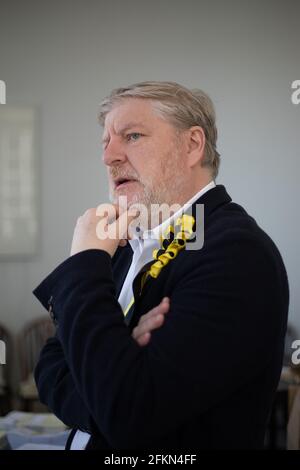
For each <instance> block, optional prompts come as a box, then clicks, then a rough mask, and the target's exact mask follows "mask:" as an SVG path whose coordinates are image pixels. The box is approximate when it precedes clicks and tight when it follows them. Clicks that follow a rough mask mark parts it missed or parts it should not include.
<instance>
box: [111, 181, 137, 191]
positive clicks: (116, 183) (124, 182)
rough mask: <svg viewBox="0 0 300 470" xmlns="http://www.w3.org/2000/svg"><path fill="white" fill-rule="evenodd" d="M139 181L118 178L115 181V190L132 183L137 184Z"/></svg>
mask: <svg viewBox="0 0 300 470" xmlns="http://www.w3.org/2000/svg"><path fill="white" fill-rule="evenodd" d="M136 182H137V180H135V179H133V178H117V179H116V180H115V181H114V185H115V189H120V188H125V186H127V185H128V184H130V183H136Z"/></svg>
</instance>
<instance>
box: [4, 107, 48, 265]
mask: <svg viewBox="0 0 300 470" xmlns="http://www.w3.org/2000/svg"><path fill="white" fill-rule="evenodd" d="M37 160H38V155H37V121H36V109H35V108H33V107H15V106H8V105H1V106H0V258H1V259H3V258H8V259H10V258H23V257H28V256H32V255H34V254H35V253H36V252H37V247H38V238H39V204H38V202H39V175H38V161H37Z"/></svg>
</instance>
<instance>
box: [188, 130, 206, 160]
mask: <svg viewBox="0 0 300 470" xmlns="http://www.w3.org/2000/svg"><path fill="white" fill-rule="evenodd" d="M186 139H187V141H186V142H187V149H188V156H187V158H188V164H189V167H190V168H192V167H194V166H195V165H198V163H200V162H201V160H202V159H203V157H204V150H205V141H206V140H205V134H204V130H203V129H202V127H200V126H193V127H190V128H189V129H188V130H187V131H186Z"/></svg>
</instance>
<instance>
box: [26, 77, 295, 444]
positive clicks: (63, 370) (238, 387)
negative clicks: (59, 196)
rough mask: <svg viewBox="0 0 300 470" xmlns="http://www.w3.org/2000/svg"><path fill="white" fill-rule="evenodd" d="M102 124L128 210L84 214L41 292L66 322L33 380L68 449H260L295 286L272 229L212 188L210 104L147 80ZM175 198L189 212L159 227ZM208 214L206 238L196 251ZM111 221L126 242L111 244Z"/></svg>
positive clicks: (122, 94) (105, 106) (111, 174)
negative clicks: (66, 429)
mask: <svg viewBox="0 0 300 470" xmlns="http://www.w3.org/2000/svg"><path fill="white" fill-rule="evenodd" d="M100 122H101V124H102V125H103V126H104V134H103V160H104V163H105V165H106V166H107V171H108V179H109V184H110V193H111V202H112V203H113V205H112V207H113V208H116V210H117V216H116V217H115V218H113V217H111V214H110V212H109V210H108V211H107V212H106V213H105V214H103V213H101V212H98V211H97V210H96V209H95V208H93V209H89V210H87V211H86V212H85V213H84V215H83V216H81V217H79V219H78V220H77V224H76V227H75V231H74V236H73V242H72V247H71V256H70V257H69V258H68V259H66V260H65V261H63V262H62V263H61V264H60V265H59V266H58V267H57V268H56V269H55V270H54V271H53V272H52V273H51V274H49V275H48V276H47V277H46V279H45V280H44V281H43V282H42V283H41V284H40V285H39V286H38V287H37V288H36V289H35V290H34V294H35V295H36V297H37V298H38V299H39V300H40V302H41V303H42V304H43V306H44V307H45V308H47V310H49V312H50V314H51V316H52V317H53V319H54V322H55V324H56V327H57V329H56V335H55V337H54V338H50V339H49V340H48V342H47V344H46V345H45V347H44V348H43V350H42V352H41V356H40V359H39V362H38V365H37V368H36V371H35V378H36V383H37V387H38V390H39V394H40V399H41V401H42V402H43V403H45V404H47V405H48V407H49V408H50V409H51V410H52V411H53V413H55V414H56V415H57V416H58V417H59V418H60V419H61V420H62V421H63V422H64V423H66V424H67V425H69V426H71V427H73V431H72V432H71V436H70V438H69V441H68V443H67V448H71V449H123V448H134V449H138V448H141V449H143V448H144V449H149V448H151V449H217V448H226V449H232V448H235V449H240V448H261V447H263V444H264V434H265V429H266V425H267V420H268V416H269V413H270V408H271V404H272V399H273V397H274V393H275V390H276V387H277V384H278V381H279V377H280V372H281V364H282V357H283V347H284V337H285V332H286V324H287V314H288V303H289V289H288V280H287V275H286V271H285V268H284V265H283V262H282V259H281V256H280V254H279V252H278V249H277V248H276V246H275V245H274V243H273V242H272V240H271V239H270V238H269V236H268V235H267V234H266V233H265V232H264V231H263V230H262V229H261V228H260V227H259V226H258V225H257V223H256V222H255V220H254V219H253V218H252V217H251V216H250V215H248V214H247V212H246V211H245V210H244V209H243V208H242V207H241V206H240V205H238V204H236V203H234V202H232V200H231V198H230V196H229V195H228V193H227V192H226V189H225V187H224V186H223V185H216V183H215V179H216V176H217V174H218V168H219V161H220V156H219V154H218V152H217V150H216V140H217V130H216V126H215V114H214V109H213V105H212V102H211V100H210V99H209V98H208V96H207V95H206V94H205V93H203V92H202V91H200V90H189V89H187V88H185V87H183V86H181V85H178V84H177V83H173V82H155V81H154V82H142V83H138V84H134V85H132V86H129V87H127V88H119V89H116V90H113V92H112V93H111V95H110V96H109V97H108V98H106V99H105V100H104V101H103V102H102V104H101V110H100ZM122 201H123V202H122ZM124 201H125V203H124ZM164 203H165V204H167V205H168V206H172V207H173V208H174V205H175V204H177V206H175V207H177V210H175V209H174V210H172V211H171V212H170V214H169V218H166V217H164V216H161V220H159V222H157V223H156V224H155V222H153V220H152V217H150V215H152V213H155V211H157V205H161V204H164ZM136 204H140V207H142V204H143V206H144V207H146V208H147V209H148V210H149V211H150V212H149V213H148V214H147V215H146V216H143V217H142V216H141V212H142V211H140V212H138V213H137V212H135V211H134V210H133V208H134V207H135V208H136V207H139V206H136ZM199 205H201V206H200V207H204V229H203V230H204V243H200V244H198V247H197V248H195V249H190V248H191V247H192V242H193V240H192V237H191V229H192V232H193V233H194V232H196V233H198V232H199V230H198V229H197V230H196V229H195V227H198V228H199V227H200V229H201V226H203V217H200V219H201V220H197V211H196V212H195V210H194V209H195V208H197V206H199ZM183 206H184V208H185V209H188V208H190V209H191V210H192V212H191V215H187V214H186V213H183ZM155 208H156V209H155ZM174 212H175V213H174ZM200 214H202V213H201V211H200ZM139 215H140V216H141V217H140V220H139V219H138V216H139ZM198 219H199V217H198ZM138 220H139V222H138V223H137V221H138ZM100 221H101V222H103V223H104V227H105V228H106V230H107V231H109V230H110V229H116V230H115V233H117V235H116V236H114V237H113V236H107V237H103V236H101V233H102V234H103V232H101V231H100V236H99V233H98V224H99V222H100ZM134 223H136V224H135V229H134V230H131V231H130V230H129V228H130V225H133V226H134ZM185 223H186V224H187V225H186V226H185ZM147 224H148V225H147ZM176 227H177V228H176ZM117 229H118V230H117ZM176 230H177V232H178V233H177V232H176ZM200 232H201V230H200ZM107 233H108V232H107ZM109 233H113V231H112V232H109ZM146 234H147V236H145V235H146ZM126 238H127V239H128V241H126ZM196 238H197V237H196ZM194 242H195V240H194ZM196 245H197V244H195V247H196ZM154 249H156V250H154Z"/></svg>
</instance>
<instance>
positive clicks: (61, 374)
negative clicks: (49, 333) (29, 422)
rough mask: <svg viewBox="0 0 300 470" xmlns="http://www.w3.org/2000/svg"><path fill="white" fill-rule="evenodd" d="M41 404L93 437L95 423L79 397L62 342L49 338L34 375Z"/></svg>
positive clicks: (65, 421) (67, 422)
mask: <svg viewBox="0 0 300 470" xmlns="http://www.w3.org/2000/svg"><path fill="white" fill-rule="evenodd" d="M34 377H35V382H36V385H37V389H38V392H39V398H40V401H41V403H44V404H45V405H47V406H48V408H49V409H50V410H51V411H52V412H53V413H54V414H55V415H56V416H57V417H58V418H59V419H60V420H61V421H62V422H63V423H65V424H66V425H67V426H69V427H76V428H79V429H81V430H82V431H87V432H89V433H91V434H92V433H93V432H94V430H95V427H96V426H95V423H94V421H93V418H92V415H91V413H90V412H89V410H88V409H87V407H86V405H85V403H84V401H83V400H82V398H81V396H80V394H79V393H78V391H77V389H76V386H75V383H74V380H73V377H72V375H71V373H70V370H69V367H68V365H67V363H66V360H65V357H64V352H63V349H62V347H61V344H60V341H59V340H58V338H57V337H56V336H55V337H53V338H49V339H48V340H47V342H46V344H45V346H44V347H43V349H42V351H41V353H40V357H39V361H38V363H37V366H36V368H35V371H34Z"/></svg>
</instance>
